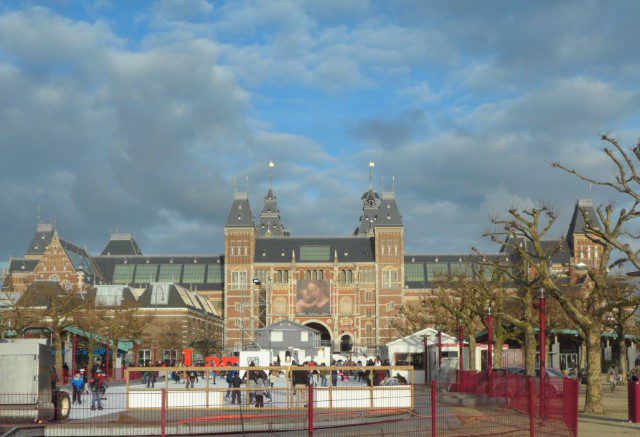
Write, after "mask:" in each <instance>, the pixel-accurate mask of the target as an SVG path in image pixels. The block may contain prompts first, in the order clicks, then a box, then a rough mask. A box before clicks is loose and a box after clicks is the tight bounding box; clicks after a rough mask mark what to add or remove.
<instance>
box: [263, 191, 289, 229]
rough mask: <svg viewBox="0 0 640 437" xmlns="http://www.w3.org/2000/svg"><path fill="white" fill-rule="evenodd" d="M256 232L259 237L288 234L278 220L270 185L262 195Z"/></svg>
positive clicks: (274, 197)
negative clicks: (262, 201) (262, 199)
mask: <svg viewBox="0 0 640 437" xmlns="http://www.w3.org/2000/svg"><path fill="white" fill-rule="evenodd" d="M257 234H258V236H259V237H282V236H285V235H287V234H288V233H287V231H285V230H284V226H282V222H281V221H280V211H279V210H278V205H277V203H276V195H275V194H274V193H273V189H272V188H271V187H269V190H268V191H267V195H266V196H264V205H263V206H262V211H260V218H259V220H258V229H257Z"/></svg>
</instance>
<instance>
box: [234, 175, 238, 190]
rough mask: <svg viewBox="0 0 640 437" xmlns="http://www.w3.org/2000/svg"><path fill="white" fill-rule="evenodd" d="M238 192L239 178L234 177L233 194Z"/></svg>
mask: <svg viewBox="0 0 640 437" xmlns="http://www.w3.org/2000/svg"><path fill="white" fill-rule="evenodd" d="M237 192H238V176H236V175H233V194H236V193H237Z"/></svg>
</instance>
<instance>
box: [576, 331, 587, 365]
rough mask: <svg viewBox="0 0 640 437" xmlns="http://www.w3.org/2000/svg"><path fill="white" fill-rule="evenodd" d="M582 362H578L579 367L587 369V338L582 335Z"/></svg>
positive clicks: (580, 358)
mask: <svg viewBox="0 0 640 437" xmlns="http://www.w3.org/2000/svg"><path fill="white" fill-rule="evenodd" d="M580 340H581V341H580V349H579V351H580V357H579V360H580V362H579V363H578V368H579V369H585V368H586V367H587V339H586V338H583V337H580Z"/></svg>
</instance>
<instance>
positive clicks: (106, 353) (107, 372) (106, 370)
mask: <svg viewBox="0 0 640 437" xmlns="http://www.w3.org/2000/svg"><path fill="white" fill-rule="evenodd" d="M105 359H106V360H107V362H106V364H105V366H104V371H105V373H106V374H107V379H109V370H110V369H109V368H110V367H111V366H110V364H111V360H110V359H109V340H107V349H106V351H105Z"/></svg>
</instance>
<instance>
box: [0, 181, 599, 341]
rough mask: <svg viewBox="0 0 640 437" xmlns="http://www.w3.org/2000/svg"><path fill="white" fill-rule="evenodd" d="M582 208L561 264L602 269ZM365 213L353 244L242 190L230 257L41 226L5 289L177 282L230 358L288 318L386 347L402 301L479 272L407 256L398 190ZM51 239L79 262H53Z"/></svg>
mask: <svg viewBox="0 0 640 437" xmlns="http://www.w3.org/2000/svg"><path fill="white" fill-rule="evenodd" d="M579 207H580V208H581V209H583V210H585V209H587V210H590V211H591V212H592V216H593V217H595V216H596V215H595V212H593V208H592V206H591V205H590V203H589V202H588V201H579V203H577V204H576V208H575V210H574V214H573V218H572V221H571V225H570V227H569V231H568V233H567V234H566V237H565V238H563V241H562V249H561V250H560V251H558V252H557V253H556V254H555V255H554V264H555V265H554V268H558V269H567V270H568V269H570V268H572V266H575V265H578V264H580V263H582V264H586V265H595V263H596V260H597V256H598V250H599V249H600V248H598V247H597V246H596V245H594V244H592V243H591V242H590V241H589V240H588V239H587V238H586V237H585V236H584V220H583V218H582V214H581V213H580V210H579ZM356 217H357V211H354V223H353V224H354V225H357V226H356V228H355V231H353V232H351V233H348V234H346V235H345V236H343V237H311V236H296V235H291V234H290V233H289V232H288V231H287V230H286V229H285V227H284V226H283V223H282V221H281V215H280V211H279V209H278V205H277V203H276V195H275V193H274V190H273V189H272V188H270V189H269V190H268V191H267V193H266V196H265V197H264V203H263V204H262V208H261V210H260V213H259V215H258V217H257V219H256V218H255V216H254V214H253V212H252V209H251V206H250V204H249V199H248V195H247V193H246V192H236V193H234V196H233V201H232V202H231V208H230V211H229V215H228V217H227V221H226V225H225V227H224V254H205V255H147V254H144V253H143V251H142V250H141V248H140V246H139V245H138V243H137V242H136V240H135V239H134V237H133V236H132V235H130V234H113V235H111V238H110V240H109V241H108V242H107V244H106V245H105V247H104V249H103V250H102V252H101V253H100V254H96V255H91V254H89V253H88V252H87V251H86V250H84V249H81V248H79V247H78V246H76V245H73V244H70V243H68V242H66V241H65V240H63V239H62V238H59V237H58V235H57V232H56V230H55V229H54V227H53V226H52V225H50V224H42V223H41V224H39V225H38V228H37V229H36V232H35V235H34V236H33V239H32V241H31V244H30V245H29V247H28V249H27V252H26V253H25V255H24V257H21V258H12V259H11V262H10V266H9V269H8V271H6V272H5V274H4V278H3V279H4V281H3V282H4V287H5V288H10V289H12V290H13V291H17V292H20V291H24V290H26V289H27V287H29V286H30V284H32V283H33V282H34V281H51V280H54V281H60V282H61V283H62V284H63V285H64V286H66V287H67V288H68V287H74V288H83V287H84V288H86V287H92V286H93V285H95V284H120V285H123V286H127V287H128V288H130V289H132V290H135V289H144V288H147V287H153V286H154V284H155V285H156V286H157V285H158V284H172V285H174V286H178V287H180V288H181V289H183V290H189V292H190V293H194V294H195V293H197V294H198V295H199V296H203V297H205V298H206V299H207V300H208V302H209V304H210V306H211V307H212V308H213V309H214V311H215V312H216V314H218V316H219V317H220V321H221V325H222V326H223V342H224V348H225V349H227V350H228V349H235V348H238V347H239V346H240V344H241V342H242V343H243V344H244V345H245V346H250V345H251V343H252V342H253V340H255V334H256V330H257V329H260V328H262V327H265V326H268V325H271V324H272V323H276V322H279V321H283V320H291V321H295V322H297V323H300V324H303V325H307V326H309V327H312V328H314V329H317V330H319V331H320V332H321V334H322V339H323V340H324V341H325V342H328V343H329V342H330V343H329V344H331V345H332V346H333V349H334V350H351V348H352V347H354V346H360V347H376V346H380V345H383V344H385V343H387V342H388V341H390V340H392V339H395V338H397V337H398V333H397V331H396V329H395V328H394V321H396V319H397V317H398V310H399V308H400V307H401V305H403V304H405V303H407V302H411V301H412V300H414V301H417V300H418V299H420V297H421V296H424V295H425V293H426V292H427V290H428V289H429V287H430V286H431V284H432V282H433V280H434V278H435V277H437V276H439V275H442V274H444V273H447V272H450V273H465V272H470V271H471V270H472V265H471V263H469V256H468V255H451V254H448V255H446V254H441V255H438V254H431V255H421V254H408V253H406V251H405V232H404V224H403V220H402V215H401V213H400V209H399V207H398V204H397V202H396V196H395V192H382V193H377V192H375V191H374V190H373V189H372V188H371V186H370V188H369V190H367V191H366V192H365V193H364V194H363V195H362V210H361V213H360V218H359V220H356ZM52 240H53V241H55V242H56V245H57V246H60V248H61V249H60V253H62V255H64V256H66V257H65V260H67V259H68V261H69V262H66V261H65V263H63V264H59V263H58V264H56V263H55V262H53V261H52V260H51V257H47V256H44V255H45V254H46V250H47V248H49V246H50V245H51V244H52ZM56 251H57V249H56ZM492 256H505V254H504V253H497V254H495V255H492ZM56 265H58V268H56ZM63 265H64V270H62V269H63V267H62V266H63ZM183 294H185V293H183Z"/></svg>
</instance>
